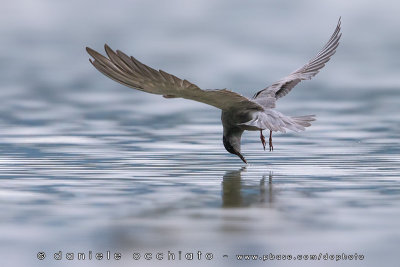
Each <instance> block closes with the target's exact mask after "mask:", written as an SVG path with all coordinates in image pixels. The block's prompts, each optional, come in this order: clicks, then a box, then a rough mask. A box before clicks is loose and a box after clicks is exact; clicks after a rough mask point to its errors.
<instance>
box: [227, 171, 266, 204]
mask: <svg viewBox="0 0 400 267" xmlns="http://www.w3.org/2000/svg"><path fill="white" fill-rule="evenodd" d="M245 171H246V167H243V168H241V169H239V170H235V171H227V172H226V173H225V175H224V177H223V180H222V206H223V207H226V208H230V207H248V206H251V205H254V204H257V203H266V202H267V203H268V204H269V205H272V204H273V202H274V190H273V185H272V177H273V175H272V172H270V173H269V175H268V185H265V180H266V176H267V175H263V176H262V178H261V180H260V182H257V183H256V184H255V183H251V181H242V173H243V172H245ZM266 188H267V189H266Z"/></svg>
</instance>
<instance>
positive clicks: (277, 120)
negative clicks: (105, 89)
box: [86, 18, 342, 163]
mask: <svg viewBox="0 0 400 267" xmlns="http://www.w3.org/2000/svg"><path fill="white" fill-rule="evenodd" d="M340 24H341V20H340V18H339V21H338V24H337V26H336V29H335V31H334V32H333V34H332V36H331V37H330V39H329V41H328V42H327V43H326V44H325V46H324V47H323V48H322V49H321V51H320V52H319V53H318V54H317V55H316V56H315V57H314V58H312V59H311V60H310V61H309V62H308V63H307V64H305V65H304V66H302V67H301V68H299V69H297V70H295V71H294V72H292V73H290V74H289V75H288V76H286V77H284V78H283V79H281V80H279V81H277V82H275V83H273V84H272V85H270V86H268V87H267V88H265V89H263V90H261V91H259V92H257V93H256V94H255V95H254V96H253V97H252V98H247V97H244V96H242V95H240V94H238V93H235V92H232V91H230V90H227V89H212V90H203V89H200V88H199V87H198V86H197V85H195V84H193V83H191V82H189V81H187V80H182V79H180V78H178V77H176V76H174V75H172V74H169V73H166V72H165V71H162V70H159V71H157V70H155V69H153V68H151V67H149V66H147V65H145V64H143V63H141V62H140V61H138V60H137V59H136V58H134V57H129V56H127V55H126V54H124V53H123V52H121V51H119V50H117V51H116V52H115V51H113V50H112V49H111V48H110V47H109V46H108V45H107V44H106V45H105V51H106V53H107V56H108V58H107V57H105V56H103V55H101V54H100V53H98V52H96V51H95V50H93V49H91V48H89V47H86V51H87V52H88V53H89V55H90V56H92V57H93V59H94V60H92V59H89V61H90V62H91V63H92V64H93V66H94V67H95V68H96V69H97V70H99V71H100V72H101V73H103V74H104V75H106V76H107V77H109V78H111V79H113V80H114V81H117V82H119V83H121V84H123V85H126V86H128V87H131V88H134V89H137V90H140V91H144V92H147V93H151V94H157V95H162V96H164V97H165V98H178V97H179V98H186V99H191V100H194V101H198V102H202V103H205V104H208V105H211V106H214V107H216V108H219V109H221V110H222V114H221V120H222V126H223V138H222V140H223V143H224V147H225V149H226V150H227V151H228V152H229V153H231V154H235V155H237V156H238V157H239V158H240V159H241V160H242V161H243V162H244V163H247V161H246V159H245V158H244V157H243V155H242V154H241V153H240V140H241V137H242V134H243V132H244V131H246V130H247V131H259V132H260V139H261V143H262V145H263V148H264V150H265V146H266V142H265V137H264V135H263V130H268V131H269V150H270V151H273V148H274V147H273V145H272V132H283V133H285V132H286V130H292V131H295V132H299V131H304V130H305V127H309V126H310V125H311V122H312V121H314V120H315V116H314V115H306V116H295V117H292V116H287V115H284V114H282V113H280V112H278V111H276V110H275V109H274V108H275V102H276V101H277V100H278V99H279V98H281V97H283V96H285V95H286V94H288V93H289V92H290V91H291V90H292V88H293V87H295V86H296V85H297V84H298V83H299V82H300V81H302V80H310V79H311V78H312V77H314V76H315V75H316V74H317V73H318V72H319V71H320V70H321V69H322V68H323V67H324V66H325V63H327V62H328V61H329V60H330V58H331V56H332V55H333V54H335V52H336V48H337V47H338V45H339V39H340V37H341V35H342V34H341V33H340Z"/></svg>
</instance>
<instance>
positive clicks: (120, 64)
mask: <svg viewBox="0 0 400 267" xmlns="http://www.w3.org/2000/svg"><path fill="white" fill-rule="evenodd" d="M104 47H105V51H106V54H107V56H108V58H107V57H105V56H103V55H101V54H100V53H98V52H96V51H95V50H93V49H91V48H89V47H87V48H86V51H87V52H88V53H89V55H90V56H92V57H93V59H94V60H91V59H89V61H90V62H91V63H92V64H93V66H94V67H95V68H96V69H97V70H98V71H100V72H101V73H103V74H104V75H106V76H107V77H109V78H110V79H112V80H114V81H116V82H119V83H121V84H123V85H126V86H128V87H131V88H134V89H138V90H140V91H144V92H147V93H152V94H158V95H163V96H164V97H166V98H176V97H181V98H186V99H191V100H194V101H198V102H202V103H205V104H209V105H211V106H214V107H217V108H219V109H222V110H229V109H232V108H243V109H254V110H263V107H262V106H260V105H259V104H257V103H255V102H254V101H252V100H250V99H248V98H246V97H244V96H242V95H240V94H237V93H235V92H232V91H229V90H226V89H215V90H202V89H200V88H199V87H198V86H197V85H195V84H193V83H191V82H189V81H188V80H182V79H180V78H178V77H176V76H174V75H172V74H169V73H167V72H165V71H162V70H159V71H157V70H155V69H153V68H151V67H149V66H147V65H145V64H143V63H141V62H140V61H139V60H137V59H136V58H134V57H129V56H127V55H126V54H124V53H123V52H121V51H119V50H117V51H116V52H114V51H113V50H112V49H111V48H110V47H109V46H108V45H105V46H104Z"/></svg>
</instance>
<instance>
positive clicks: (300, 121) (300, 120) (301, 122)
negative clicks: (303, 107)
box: [291, 115, 315, 130]
mask: <svg viewBox="0 0 400 267" xmlns="http://www.w3.org/2000/svg"><path fill="white" fill-rule="evenodd" d="M291 119H292V120H293V122H294V123H295V125H296V128H297V129H300V130H305V129H304V128H305V127H309V126H311V122H312V121H315V115H305V116H297V117H291Z"/></svg>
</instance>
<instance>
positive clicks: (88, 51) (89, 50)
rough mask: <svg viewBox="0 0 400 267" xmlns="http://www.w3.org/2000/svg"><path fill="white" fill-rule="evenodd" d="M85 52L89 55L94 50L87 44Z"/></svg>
mask: <svg viewBox="0 0 400 267" xmlns="http://www.w3.org/2000/svg"><path fill="white" fill-rule="evenodd" d="M85 49H86V52H87V53H88V54H89V55H92V53H93V52H94V50H93V49H92V48H90V47H89V46H86V48H85Z"/></svg>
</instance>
